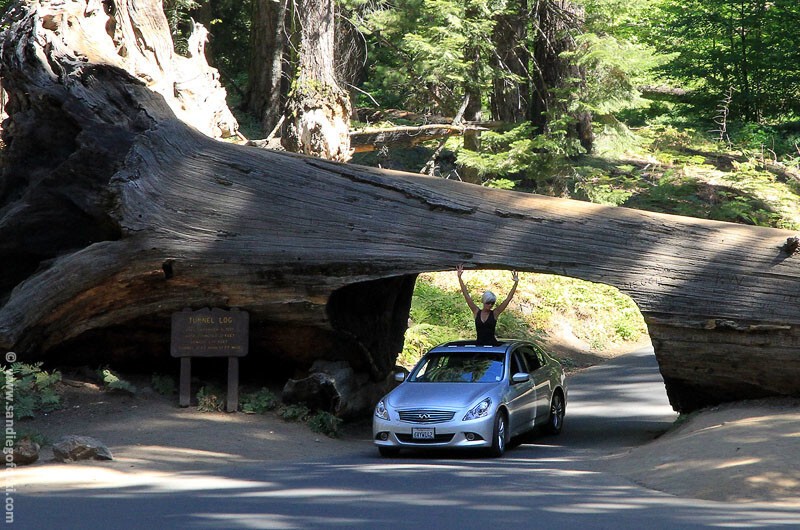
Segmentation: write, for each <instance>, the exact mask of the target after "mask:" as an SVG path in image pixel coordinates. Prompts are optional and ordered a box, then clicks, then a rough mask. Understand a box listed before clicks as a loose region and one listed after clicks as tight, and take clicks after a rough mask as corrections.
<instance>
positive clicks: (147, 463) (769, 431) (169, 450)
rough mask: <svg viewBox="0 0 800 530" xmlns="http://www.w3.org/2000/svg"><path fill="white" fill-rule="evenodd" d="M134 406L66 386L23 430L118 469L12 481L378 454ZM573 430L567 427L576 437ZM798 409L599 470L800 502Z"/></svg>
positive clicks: (43, 483)
mask: <svg viewBox="0 0 800 530" xmlns="http://www.w3.org/2000/svg"><path fill="white" fill-rule="evenodd" d="M580 346H581V345H580V344H576V343H574V342H569V341H561V342H559V343H557V344H555V345H554V348H555V349H556V350H558V353H559V355H561V356H564V357H569V358H570V359H571V364H572V365H573V366H575V367H576V368H574V369H580V368H581V367H585V366H589V365H592V364H597V363H601V362H603V361H604V360H606V359H607V358H609V357H611V356H613V355H615V352H611V353H605V354H604V355H603V356H600V355H593V354H591V353H586V351H585V350H583V349H582V348H581V347H580ZM131 382H133V383H142V386H141V387H140V388H141V390H140V391H139V392H137V393H136V394H135V395H128V394H123V393H111V392H107V391H104V390H102V388H100V387H99V386H97V385H96V384H93V383H90V382H77V381H69V383H70V384H63V383H62V384H61V386H60V391H61V392H62V399H63V405H64V406H63V408H62V409H60V410H58V411H54V412H51V413H48V414H41V415H39V416H37V417H36V418H34V419H32V420H25V421H23V422H20V423H21V425H19V426H18V427H17V429H18V430H19V431H22V432H36V433H38V434H39V435H40V436H42V437H44V439H45V440H46V441H47V442H50V443H52V442H53V441H55V440H57V439H58V438H59V437H60V436H62V435H66V434H78V435H85V436H92V437H94V438H97V439H99V440H101V441H102V442H104V443H105V444H106V445H107V446H108V447H109V448H110V450H111V451H112V453H113V454H114V460H113V461H90V462H80V463H76V464H59V463H55V461H54V460H53V457H52V447H50V446H49V445H45V446H44V447H43V449H42V452H41V456H40V459H39V461H38V462H37V463H35V464H33V465H30V466H24V467H20V468H18V469H16V470H12V471H6V473H7V474H8V475H9V476H8V477H7V478H8V479H10V480H11V482H12V483H14V484H15V487H16V488H17V490H18V491H26V492H37V491H49V490H54V489H60V488H74V487H76V486H78V487H91V488H100V487H122V486H131V485H136V484H145V483H150V484H152V483H153V482H154V481H156V482H157V481H165V483H169V482H170V481H174V480H177V479H176V478H175V477H176V473H178V472H183V473H184V474H185V472H187V471H190V472H191V471H200V470H205V471H209V470H214V469H222V468H225V467H230V466H232V465H246V464H252V463H257V462H261V461H265V460H266V461H270V460H273V461H299V460H317V459H320V458H329V457H331V456H336V455H347V454H356V453H362V454H363V453H364V452H365V451H371V450H372V448H371V443H370V438H371V426H370V424H369V422H368V421H364V422H359V423H355V424H348V425H346V426H345V427H344V428H343V430H342V433H341V436H340V437H339V438H329V437H326V436H325V435H322V434H317V433H314V432H312V431H311V430H310V429H309V428H308V426H307V425H306V424H303V423H291V422H287V421H285V420H283V419H281V418H280V417H279V416H278V415H277V414H275V413H274V412H269V413H267V414H259V415H255V414H242V413H238V414H229V413H224V412H200V411H198V410H197V409H196V408H195V407H190V408H180V407H178V406H177V397H176V396H171V397H167V396H162V395H159V394H157V393H156V392H154V391H153V390H151V389H149V388H148V387H147V384H146V381H141V382H140V381H135V380H131ZM567 428H568V427H567ZM799 442H800V401H796V400H768V401H758V402H743V403H736V404H729V405H724V406H720V407H716V408H713V409H708V410H704V411H701V412H697V413H694V414H691V415H689V416H688V417H687V418H684V419H682V420H681V421H679V422H678V423H677V424H676V426H675V427H673V428H672V429H671V430H670V431H669V432H667V433H666V434H664V435H662V436H661V437H659V438H658V439H656V440H654V441H652V442H651V443H648V444H646V445H643V446H640V447H637V448H634V449H632V450H630V451H627V452H624V453H622V454H611V455H608V456H607V457H606V458H604V459H600V460H598V461H596V462H594V463H592V465H593V466H595V467H596V471H600V472H609V473H614V474H617V475H622V476H626V477H628V478H629V479H631V480H633V481H634V482H636V483H638V484H640V485H642V486H644V487H647V488H650V489H655V490H659V491H663V492H666V493H670V494H674V495H679V496H684V497H690V498H701V499H708V500H717V501H742V502H772V503H781V504H791V503H795V504H796V503H798V502H800V501H798V499H800V461H799V460H798V459H797V457H796V446H797V444H798V443H799Z"/></svg>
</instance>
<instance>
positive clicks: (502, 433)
mask: <svg viewBox="0 0 800 530" xmlns="http://www.w3.org/2000/svg"><path fill="white" fill-rule="evenodd" d="M507 441H508V440H506V416H505V414H503V413H502V412H500V411H498V412H497V416H495V417H494V434H493V435H492V448H491V449H490V450H489V455H490V456H493V457H495V458H497V457H500V456H503V453H505V452H506V442H507Z"/></svg>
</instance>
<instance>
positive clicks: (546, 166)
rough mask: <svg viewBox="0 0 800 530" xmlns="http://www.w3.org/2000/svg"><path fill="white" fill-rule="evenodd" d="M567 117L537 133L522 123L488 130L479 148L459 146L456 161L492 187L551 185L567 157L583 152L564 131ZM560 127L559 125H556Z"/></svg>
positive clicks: (576, 142)
mask: <svg viewBox="0 0 800 530" xmlns="http://www.w3.org/2000/svg"><path fill="white" fill-rule="evenodd" d="M568 125H569V122H568V120H567V121H556V122H553V123H552V126H553V127H552V130H551V132H549V133H548V134H540V135H536V134H534V132H533V126H532V125H531V124H530V123H525V124H522V125H519V126H516V127H514V128H513V129H511V130H508V131H487V132H485V133H483V135H482V136H481V151H480V152H475V151H469V150H466V149H461V150H459V151H458V153H457V162H458V164H460V165H462V166H465V167H469V168H472V169H475V170H476V171H477V172H478V174H479V175H480V176H481V177H482V178H483V179H484V180H486V181H487V182H488V183H494V184H492V185H493V187H502V188H506V189H508V188H509V187H511V186H513V187H518V185H517V183H524V184H525V186H524V187H526V188H532V189H533V190H536V191H541V190H544V189H548V188H552V187H553V184H554V176H556V175H558V174H559V171H560V170H561V169H563V168H564V167H565V166H567V165H568V158H569V157H571V156H574V155H577V154H580V153H582V152H583V148H582V147H581V145H580V142H579V141H578V140H577V139H574V138H570V137H569V136H568V134H567V130H566V127H567V126H568ZM559 127H561V128H559Z"/></svg>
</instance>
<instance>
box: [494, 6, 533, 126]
mask: <svg viewBox="0 0 800 530" xmlns="http://www.w3.org/2000/svg"><path fill="white" fill-rule="evenodd" d="M513 6H514V8H515V9H514V11H515V12H512V13H503V14H500V15H498V16H497V17H496V23H495V28H494V32H493V34H492V40H493V41H494V44H495V50H496V55H495V56H494V58H493V61H492V63H493V65H494V67H495V69H496V70H497V71H498V72H502V74H495V78H494V80H493V81H492V85H493V92H492V97H491V106H492V119H495V120H499V121H504V122H508V123H521V122H523V121H526V120H529V119H530V98H531V95H530V74H529V73H528V64H529V63H530V53H529V51H528V48H527V46H526V43H527V40H528V24H529V18H530V15H529V12H528V2H527V0H516V1H515V2H514V3H513Z"/></svg>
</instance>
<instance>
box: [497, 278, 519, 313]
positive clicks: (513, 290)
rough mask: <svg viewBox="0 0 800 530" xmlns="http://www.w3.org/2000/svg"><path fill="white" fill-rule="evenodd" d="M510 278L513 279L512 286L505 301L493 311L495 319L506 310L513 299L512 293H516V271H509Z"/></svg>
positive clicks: (517, 279)
mask: <svg viewBox="0 0 800 530" xmlns="http://www.w3.org/2000/svg"><path fill="white" fill-rule="evenodd" d="M511 277H512V278H513V279H514V285H513V286H512V287H511V290H510V291H509V292H508V296H506V299H505V300H503V303H502V304H500V305H499V306H497V309H495V310H494V316H495V318H497V317H499V316H500V313H502V312H503V311H505V310H506V307H508V304H509V303H510V302H511V299H512V298H514V293H515V292H517V284H518V283H519V274H517V271H511Z"/></svg>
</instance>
